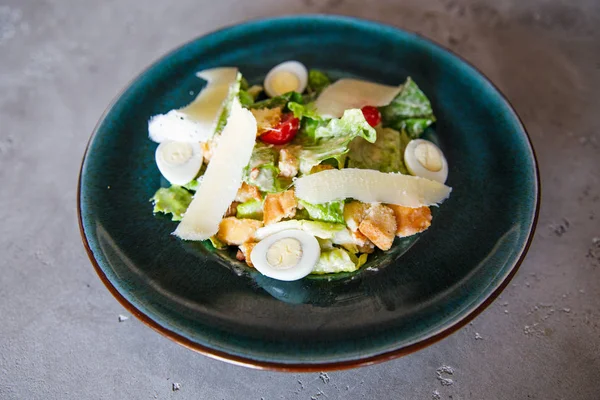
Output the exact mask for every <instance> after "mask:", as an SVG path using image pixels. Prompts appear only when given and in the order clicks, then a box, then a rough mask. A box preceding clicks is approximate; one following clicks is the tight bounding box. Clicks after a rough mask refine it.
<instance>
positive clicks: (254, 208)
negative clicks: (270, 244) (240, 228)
mask: <svg viewBox="0 0 600 400" xmlns="http://www.w3.org/2000/svg"><path fill="white" fill-rule="evenodd" d="M262 207H263V205H262V201H260V200H255V199H251V200H248V201H246V202H244V203H241V204H238V206H237V213H236V217H237V218H239V219H245V218H249V219H258V220H262V219H263V208H262Z"/></svg>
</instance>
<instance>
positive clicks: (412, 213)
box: [388, 204, 431, 237]
mask: <svg viewBox="0 0 600 400" xmlns="http://www.w3.org/2000/svg"><path fill="white" fill-rule="evenodd" d="M388 207H390V208H391V209H392V210H393V211H394V215H395V216H396V225H397V228H396V235H397V236H398V237H406V236H411V235H414V234H416V233H419V232H423V231H425V230H427V228H429V226H430V225H431V210H430V209H429V207H427V206H423V207H419V208H409V207H403V206H397V205H394V204H388Z"/></svg>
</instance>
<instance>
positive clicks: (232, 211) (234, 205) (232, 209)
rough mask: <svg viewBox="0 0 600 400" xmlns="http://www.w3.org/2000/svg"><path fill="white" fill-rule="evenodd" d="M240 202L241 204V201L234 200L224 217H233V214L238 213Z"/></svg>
mask: <svg viewBox="0 0 600 400" xmlns="http://www.w3.org/2000/svg"><path fill="white" fill-rule="evenodd" d="M238 204H240V203H238V202H237V201H234V202H232V203H231V204H230V205H229V208H228V209H227V211H225V215H224V217H231V216H234V215H236V214H237V206H238Z"/></svg>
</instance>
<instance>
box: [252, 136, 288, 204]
mask: <svg viewBox="0 0 600 400" xmlns="http://www.w3.org/2000/svg"><path fill="white" fill-rule="evenodd" d="M278 156H279V151H278V150H277V149H276V148H274V147H270V146H267V145H265V144H263V143H257V144H256V146H254V149H253V150H252V156H251V157H250V162H249V163H248V166H247V167H246V169H245V171H244V177H243V179H244V182H246V183H247V184H249V185H254V186H256V187H258V188H259V189H260V190H261V191H263V192H267V193H278V192H283V191H284V190H287V189H288V188H289V187H290V186H291V184H292V180H291V179H290V178H281V177H279V172H280V171H279V168H278V167H277V158H278Z"/></svg>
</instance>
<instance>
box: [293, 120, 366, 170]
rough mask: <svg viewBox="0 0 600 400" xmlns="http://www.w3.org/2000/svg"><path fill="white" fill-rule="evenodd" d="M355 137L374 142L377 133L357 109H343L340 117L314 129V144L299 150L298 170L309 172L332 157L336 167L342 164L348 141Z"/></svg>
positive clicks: (340, 166)
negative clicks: (336, 163)
mask: <svg viewBox="0 0 600 400" xmlns="http://www.w3.org/2000/svg"><path fill="white" fill-rule="evenodd" d="M356 137H363V138H364V139H365V140H367V141H368V142H370V143H373V142H375V139H376V138H377V133H376V132H375V129H373V128H372V127H371V126H370V125H369V124H368V123H367V121H366V120H365V117H364V116H363V113H362V111H361V110H359V109H352V110H346V111H344V115H343V116H342V118H339V119H338V118H335V119H332V120H330V121H329V122H328V123H327V125H325V126H320V127H318V128H316V129H315V131H314V140H315V144H312V145H305V146H304V148H303V149H302V150H301V151H300V172H302V173H303V174H306V173H309V172H310V170H311V168H312V167H314V166H315V165H317V164H319V163H320V162H322V161H324V160H327V159H329V158H333V159H335V160H336V161H337V162H338V167H339V168H342V167H343V166H344V160H345V154H346V153H347V152H348V145H349V143H350V142H351V141H352V140H353V139H354V138H356Z"/></svg>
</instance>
